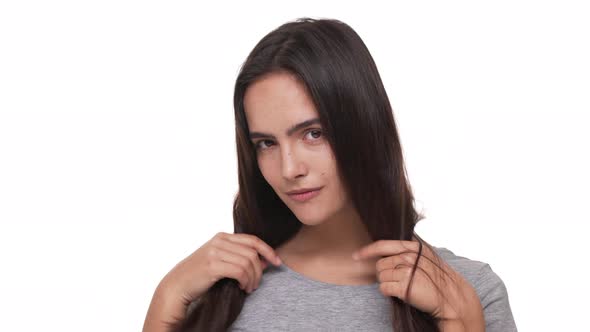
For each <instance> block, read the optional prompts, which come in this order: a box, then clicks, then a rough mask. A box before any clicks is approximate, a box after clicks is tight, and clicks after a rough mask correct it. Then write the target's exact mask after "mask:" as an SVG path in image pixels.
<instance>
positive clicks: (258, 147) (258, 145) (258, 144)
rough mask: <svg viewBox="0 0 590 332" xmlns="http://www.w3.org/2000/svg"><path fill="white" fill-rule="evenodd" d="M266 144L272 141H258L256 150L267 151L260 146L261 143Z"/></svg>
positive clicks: (255, 146)
mask: <svg viewBox="0 0 590 332" xmlns="http://www.w3.org/2000/svg"><path fill="white" fill-rule="evenodd" d="M264 142H272V141H270V140H267V139H263V140H260V141H258V142H256V143H254V148H255V149H256V150H266V149H267V148H263V147H261V146H260V144H261V143H264Z"/></svg>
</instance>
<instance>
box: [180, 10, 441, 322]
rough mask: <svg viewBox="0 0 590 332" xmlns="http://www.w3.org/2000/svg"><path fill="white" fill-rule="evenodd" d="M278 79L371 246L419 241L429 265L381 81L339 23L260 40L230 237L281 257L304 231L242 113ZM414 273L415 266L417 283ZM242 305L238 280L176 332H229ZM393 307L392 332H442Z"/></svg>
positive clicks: (302, 22)
mask: <svg viewBox="0 0 590 332" xmlns="http://www.w3.org/2000/svg"><path fill="white" fill-rule="evenodd" d="M277 71H287V72H289V73H291V74H294V75H295V77H296V78H297V79H298V80H299V81H300V82H301V83H302V84H303V86H305V88H306V90H307V92H308V93H309V96H310V97H311V99H312V100H313V102H314V104H315V107H316V110H317V112H318V113H319V118H320V121H321V125H322V128H323V129H324V130H323V131H324V134H325V137H326V139H327V140H328V142H329V144H330V145H331V147H332V150H333V152H334V155H335V158H336V161H337V164H338V170H339V174H340V176H341V178H342V182H343V185H344V187H345V188H346V190H347V192H348V195H350V196H349V197H350V198H351V201H352V202H353V204H354V206H355V208H356V209H357V211H358V213H359V215H360V216H361V218H362V221H363V223H364V224H365V225H366V227H367V229H368V232H369V234H370V236H371V237H372V239H373V240H374V241H377V240H381V239H389V240H406V241H410V240H412V238H413V237H415V238H416V239H417V240H418V242H419V243H420V246H419V248H420V250H419V252H418V259H417V260H419V259H420V257H425V256H422V255H421V253H422V246H423V245H426V246H428V247H429V248H431V249H432V248H433V247H432V246H430V245H429V244H428V243H426V242H425V241H424V240H422V239H421V238H420V237H418V235H417V234H416V233H415V232H414V227H415V225H416V223H417V222H418V221H419V220H421V219H423V218H424V216H423V215H421V214H419V213H418V212H417V211H416V209H415V208H414V197H413V194H412V191H411V187H410V184H409V182H408V179H407V173H406V169H405V165H404V159H403V152H402V147H401V145H400V139H399V137H398V130H397V127H396V124H395V121H394V118H393V111H392V108H391V105H390V103H389V99H388V97H387V93H386V92H385V88H384V87H383V83H382V81H381V77H380V76H379V73H378V71H377V67H376V65H375V62H374V60H373V58H372V56H371V55H370V53H369V50H368V49H367V47H366V46H365V44H364V42H363V41H362V40H361V38H360V37H359V35H358V34H357V33H356V32H355V31H354V30H353V29H352V28H351V27H350V26H348V25H347V24H345V23H343V22H341V21H338V20H335V19H312V18H307V17H304V18H299V19H297V20H294V21H291V22H287V23H285V24H283V25H281V26H280V27H278V28H276V29H275V30H273V31H271V32H270V33H268V34H267V35H266V36H265V37H264V38H262V40H260V42H259V43H258V44H257V45H256V46H255V47H254V49H253V50H252V52H251V53H250V54H249V55H248V57H247V59H246V61H245V62H244V63H243V65H242V67H241V70H240V72H239V75H238V77H237V80H236V84H235V91H234V110H235V121H236V127H235V130H236V144H237V154H238V180H239V191H238V193H237V195H236V197H235V200H234V206H233V218H234V233H247V234H253V235H255V236H257V237H259V238H260V239H262V240H263V241H265V242H266V243H268V244H269V245H270V246H271V247H273V248H277V247H278V246H280V245H281V244H282V243H283V242H285V241H287V240H289V239H290V238H291V237H292V236H293V235H295V233H297V231H298V230H299V228H300V226H301V222H299V221H298V220H297V218H296V217H295V215H294V214H293V213H292V212H291V210H290V209H289V208H288V207H287V206H286V205H285V204H284V203H283V202H282V200H281V199H280V198H279V197H278V196H277V194H276V193H275V192H274V190H273V189H272V188H271V186H270V185H269V184H268V183H267V182H266V180H265V179H264V177H263V176H262V174H261V173H260V170H259V168H258V164H257V158H256V151H255V149H254V146H253V144H252V143H251V142H250V139H249V129H248V124H247V121H246V116H245V113H244V94H245V92H246V88H247V87H248V86H249V85H250V84H252V83H253V82H254V81H255V80H256V79H258V78H260V77H261V76H263V75H265V74H269V73H273V72H277ZM432 252H433V253H434V250H432ZM434 254H435V258H436V259H437V260H438V259H440V258H439V257H438V256H437V255H436V253H434ZM439 262H440V261H439ZM417 265H418V262H417V261H416V264H415V265H414V267H413V270H412V278H413V276H414V272H415V271H416V268H417ZM430 277H431V276H430ZM431 279H432V277H431ZM408 292H409V289H408ZM246 296H247V295H246V293H245V292H244V291H242V290H241V289H240V288H239V284H238V282H237V281H236V280H235V279H231V278H224V279H221V280H219V281H217V282H216V283H215V284H214V285H213V286H212V287H211V288H210V289H209V290H208V291H207V292H206V293H204V294H203V295H202V296H201V297H200V298H199V299H198V300H196V301H195V302H194V303H192V305H194V306H192V309H191V310H189V312H188V313H187V318H186V319H185V320H184V321H183V322H181V323H180V324H182V326H177V327H176V329H175V331H226V330H227V329H228V328H229V327H230V325H231V324H232V323H233V322H234V321H235V320H236V318H237V317H238V315H239V313H240V311H241V310H242V307H243V304H244V301H245V297H246ZM391 301H392V305H393V306H392V307H393V310H392V313H391V314H392V318H393V327H392V328H393V329H394V330H395V331H400V332H405V331H438V328H437V323H438V320H437V319H435V317H433V316H432V315H430V314H428V313H425V312H422V311H420V310H418V309H416V308H414V307H412V306H410V305H408V304H406V303H405V302H403V301H402V300H400V299H399V298H397V297H391ZM180 324H179V325H180Z"/></svg>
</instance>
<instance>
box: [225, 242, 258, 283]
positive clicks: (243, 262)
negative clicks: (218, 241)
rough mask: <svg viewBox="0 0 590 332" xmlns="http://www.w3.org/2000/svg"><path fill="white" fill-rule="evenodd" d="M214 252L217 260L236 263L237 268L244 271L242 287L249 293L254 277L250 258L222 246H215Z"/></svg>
mask: <svg viewBox="0 0 590 332" xmlns="http://www.w3.org/2000/svg"><path fill="white" fill-rule="evenodd" d="M215 252H216V255H217V257H218V258H219V260H221V261H223V262H226V263H231V264H233V265H236V266H238V268H240V269H242V270H244V271H245V272H246V274H247V277H246V282H245V283H244V288H242V289H243V290H245V291H246V292H248V293H249V292H250V291H251V290H252V289H253V288H254V283H255V279H256V276H255V272H254V269H253V266H252V262H251V260H250V259H249V258H248V257H246V256H243V255H241V254H237V253H235V252H232V251H228V250H225V249H223V248H215Z"/></svg>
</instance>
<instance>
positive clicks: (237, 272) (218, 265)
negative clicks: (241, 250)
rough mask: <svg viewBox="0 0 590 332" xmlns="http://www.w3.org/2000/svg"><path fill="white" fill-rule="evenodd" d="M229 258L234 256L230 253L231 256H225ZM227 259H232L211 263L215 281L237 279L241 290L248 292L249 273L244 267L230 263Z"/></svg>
mask: <svg viewBox="0 0 590 332" xmlns="http://www.w3.org/2000/svg"><path fill="white" fill-rule="evenodd" d="M229 256H233V254H231V253H229V255H224V257H229ZM225 259H228V260H231V258H224V259H223V260H222V259H218V260H217V259H216V260H213V261H212V262H211V271H213V275H214V277H215V280H219V279H222V278H232V279H235V280H237V281H238V283H239V285H240V289H242V290H244V291H246V289H247V287H248V284H249V283H250V280H249V278H250V277H249V276H250V275H249V273H248V271H247V270H246V269H245V268H244V267H243V266H241V265H239V264H236V263H233V262H228V261H226V260H225Z"/></svg>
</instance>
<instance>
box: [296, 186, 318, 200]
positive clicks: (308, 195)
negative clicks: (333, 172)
mask: <svg viewBox="0 0 590 332" xmlns="http://www.w3.org/2000/svg"><path fill="white" fill-rule="evenodd" d="M322 188H323V187H319V188H314V189H305V190H307V191H303V192H301V190H295V191H293V192H295V194H291V193H290V194H289V197H291V198H292V199H293V200H295V201H297V202H306V201H308V200H310V199H312V198H314V197H316V196H317V195H319V194H320V191H321V190H322ZM298 191H299V192H300V193H297V192H298Z"/></svg>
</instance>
